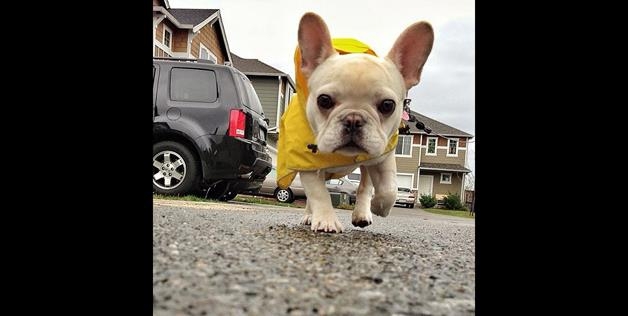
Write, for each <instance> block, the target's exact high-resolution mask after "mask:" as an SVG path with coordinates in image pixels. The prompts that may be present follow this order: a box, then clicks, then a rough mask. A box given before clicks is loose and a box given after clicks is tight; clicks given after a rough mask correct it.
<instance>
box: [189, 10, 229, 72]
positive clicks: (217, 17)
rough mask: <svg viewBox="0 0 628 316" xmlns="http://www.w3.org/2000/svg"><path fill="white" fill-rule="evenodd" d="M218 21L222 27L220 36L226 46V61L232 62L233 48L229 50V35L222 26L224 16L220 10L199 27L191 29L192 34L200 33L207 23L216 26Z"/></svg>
mask: <svg viewBox="0 0 628 316" xmlns="http://www.w3.org/2000/svg"><path fill="white" fill-rule="evenodd" d="M216 21H218V25H220V34H221V35H222V40H223V44H225V50H226V54H225V57H224V60H225V61H228V62H232V59H231V48H229V42H228V41H227V34H225V26H224V25H223V24H222V16H221V14H220V10H218V11H216V13H214V14H212V15H211V16H210V17H208V18H207V19H205V21H203V22H201V23H199V24H198V25H196V26H194V27H191V29H192V32H194V33H198V32H200V30H201V29H202V28H203V27H204V26H205V25H207V23H209V22H211V26H213V25H214V23H216Z"/></svg>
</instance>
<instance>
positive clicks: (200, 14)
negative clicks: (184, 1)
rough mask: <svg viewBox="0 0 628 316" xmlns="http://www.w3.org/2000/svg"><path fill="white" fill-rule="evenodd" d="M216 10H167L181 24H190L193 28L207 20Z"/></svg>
mask: <svg viewBox="0 0 628 316" xmlns="http://www.w3.org/2000/svg"><path fill="white" fill-rule="evenodd" d="M217 11H218V9H168V12H170V14H172V16H174V18H175V19H177V21H179V22H180V23H181V24H192V25H194V26H196V25H198V24H200V23H202V22H203V21H205V20H207V19H208V18H209V17H210V16H212V15H213V14H214V13H216V12H217Z"/></svg>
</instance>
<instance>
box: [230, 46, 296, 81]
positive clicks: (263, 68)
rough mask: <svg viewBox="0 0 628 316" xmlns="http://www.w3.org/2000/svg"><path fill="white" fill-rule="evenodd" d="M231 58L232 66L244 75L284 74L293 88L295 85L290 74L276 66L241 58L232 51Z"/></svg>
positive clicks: (274, 75)
mask: <svg viewBox="0 0 628 316" xmlns="http://www.w3.org/2000/svg"><path fill="white" fill-rule="evenodd" d="M231 59H232V63H233V66H234V67H236V69H238V70H240V71H241V72H243V73H244V74H245V75H255V76H273V77H276V76H285V77H287V78H288V81H289V82H290V84H291V85H292V87H293V88H294V87H295V84H294V81H292V78H290V75H288V74H286V73H285V72H283V71H281V70H279V69H277V68H274V67H272V66H269V65H267V64H265V63H263V62H261V61H259V60H258V59H248V58H242V57H240V56H238V55H236V54H234V53H233V52H231Z"/></svg>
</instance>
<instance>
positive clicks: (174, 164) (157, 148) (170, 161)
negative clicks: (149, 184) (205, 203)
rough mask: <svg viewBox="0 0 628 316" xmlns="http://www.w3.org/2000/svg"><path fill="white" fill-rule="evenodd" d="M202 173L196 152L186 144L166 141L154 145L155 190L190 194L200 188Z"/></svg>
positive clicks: (161, 192) (163, 192) (157, 191)
mask: <svg viewBox="0 0 628 316" xmlns="http://www.w3.org/2000/svg"><path fill="white" fill-rule="evenodd" d="M199 180H200V173H199V168H198V161H197V159H196V157H194V154H192V152H191V151H190V150H189V149H188V148H187V147H186V146H184V145H182V144H180V143H177V142H172V141H165V142H159V143H156V144H154V145H153V190H154V191H155V192H156V193H159V194H168V195H172V194H175V195H177V194H179V195H180V194H189V193H193V191H195V190H196V189H198V185H199Z"/></svg>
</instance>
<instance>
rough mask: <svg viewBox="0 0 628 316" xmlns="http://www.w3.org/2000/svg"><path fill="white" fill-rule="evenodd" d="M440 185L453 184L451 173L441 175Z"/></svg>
mask: <svg viewBox="0 0 628 316" xmlns="http://www.w3.org/2000/svg"><path fill="white" fill-rule="evenodd" d="M440 183H441V184H451V172H449V173H441V174H440Z"/></svg>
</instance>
